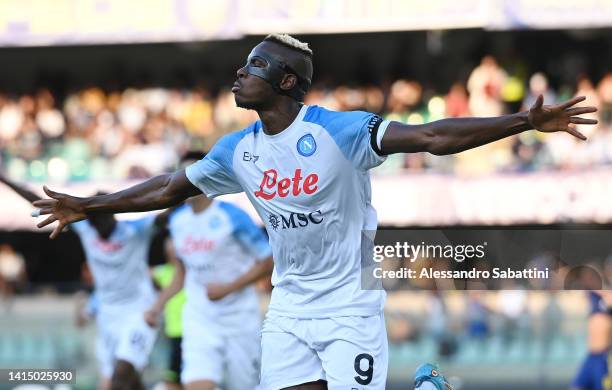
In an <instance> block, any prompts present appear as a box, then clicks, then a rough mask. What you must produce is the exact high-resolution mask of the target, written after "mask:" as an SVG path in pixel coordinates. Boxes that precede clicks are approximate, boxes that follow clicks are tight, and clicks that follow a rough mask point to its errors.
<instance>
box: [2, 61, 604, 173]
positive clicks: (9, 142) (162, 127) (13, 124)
mask: <svg viewBox="0 0 612 390" xmlns="http://www.w3.org/2000/svg"><path fill="white" fill-rule="evenodd" d="M539 94H543V95H544V97H545V103H552V102H558V101H562V100H564V99H568V98H571V97H572V96H575V95H585V96H587V99H588V100H587V102H588V104H590V105H595V106H597V107H598V108H599V112H598V113H596V114H592V115H591V116H590V117H593V118H596V119H599V120H600V124H599V125H597V126H579V130H580V131H582V132H583V133H585V134H586V135H587V137H589V141H588V142H580V141H578V140H576V139H573V138H572V137H571V136H569V135H568V134H563V133H556V134H540V133H536V132H525V133H522V134H521V135H519V136H518V137H512V138H509V139H505V140H502V141H500V142H497V143H495V144H491V145H487V146H485V147H482V148H478V149H476V150H472V151H468V152H464V153H461V154H459V155H454V156H433V155H427V154H408V155H394V156H391V158H390V159H389V160H388V162H387V163H386V164H384V165H383V166H382V167H379V168H377V170H376V173H377V174H386V173H392V174H394V173H401V172H405V171H411V172H423V171H433V172H443V173H457V174H466V175H475V174H486V173H491V172H528V171H534V170H546V169H556V170H568V169H585V168H589V167H593V166H600V165H605V164H610V163H612V129H611V128H612V73H608V74H607V75H605V76H604V77H603V78H601V80H590V79H589V78H588V77H587V76H580V77H579V78H578V80H577V82H576V85H572V86H561V87H559V88H558V89H557V90H554V89H553V88H551V86H550V85H549V82H548V80H547V76H546V75H545V74H543V73H535V74H533V75H531V76H530V77H519V76H516V75H512V74H511V73H509V72H507V71H506V70H504V69H503V68H502V67H501V66H500V65H499V64H498V63H497V62H496V60H495V59H494V58H493V57H490V56H487V57H484V58H483V59H482V61H481V63H480V65H478V66H477V67H476V68H474V69H473V71H472V72H471V74H470V76H469V78H468V80H467V82H465V83H464V82H456V83H455V84H454V85H452V86H451V88H450V89H449V90H448V91H432V90H426V89H424V88H423V86H422V84H420V83H419V82H417V81H413V80H407V79H401V80H396V81H394V82H392V83H389V84H388V85H383V86H374V85H367V86H344V85H341V86H325V85H317V84H315V85H313V87H312V89H311V91H310V92H309V94H308V95H307V97H306V104H318V105H322V106H325V107H328V108H330V109H335V110H355V109H361V110H367V111H370V112H375V113H379V114H382V115H383V116H385V117H386V118H388V119H392V120H398V121H402V122H405V123H409V124H419V123H423V122H428V121H433V120H437V119H442V118H445V117H462V116H496V115H502V114H505V113H511V112H516V111H518V110H525V109H527V108H528V107H529V106H530V105H531V104H532V103H533V101H534V99H535V98H536V97H537V95H539ZM587 117H589V115H587ZM256 119H257V118H256V115H255V113H254V112H252V111H246V110H242V109H238V108H237V107H236V106H235V103H234V99H233V95H232V94H231V92H229V90H221V91H219V92H218V93H217V94H216V95H214V96H213V94H212V93H211V92H210V91H208V90H206V89H205V88H193V89H190V90H179V89H171V88H145V89H133V88H128V89H125V90H121V91H105V90H104V89H103V88H99V87H90V88H85V89H82V90H78V91H75V92H73V93H71V94H69V95H67V96H66V97H65V99H62V101H59V99H58V98H57V97H56V96H54V95H53V94H52V93H51V92H50V91H49V90H47V89H40V90H38V91H37V92H35V93H33V94H25V95H21V96H11V95H9V94H0V147H1V148H0V150H1V151H2V160H3V165H4V169H5V170H6V171H8V173H9V175H10V176H12V177H13V178H16V179H23V180H48V179H51V180H58V181H65V180H72V181H75V180H100V179H120V178H142V177H146V176H149V175H152V174H157V173H160V172H163V171H165V170H168V169H172V168H174V167H175V166H176V163H177V159H178V157H179V156H180V155H181V154H182V153H183V152H185V151H186V150H189V149H194V148H196V149H200V150H206V149H208V148H210V147H211V146H212V145H213V144H214V142H215V141H216V140H217V139H218V138H219V137H220V136H222V135H223V134H225V133H228V132H230V131H233V130H238V129H240V128H242V127H244V126H246V125H247V124H248V123H250V122H252V121H253V120H256Z"/></svg>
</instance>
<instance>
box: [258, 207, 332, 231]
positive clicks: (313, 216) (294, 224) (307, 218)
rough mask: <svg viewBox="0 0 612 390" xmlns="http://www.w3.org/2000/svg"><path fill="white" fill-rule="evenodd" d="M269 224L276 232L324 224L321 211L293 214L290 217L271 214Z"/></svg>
mask: <svg viewBox="0 0 612 390" xmlns="http://www.w3.org/2000/svg"><path fill="white" fill-rule="evenodd" d="M268 222H269V223H270V226H271V227H272V229H274V231H276V230H278V228H281V229H295V228H300V227H305V226H308V225H309V224H311V223H312V224H315V225H318V224H320V223H321V222H323V213H321V210H317V211H313V212H310V213H291V214H289V216H288V217H285V216H284V215H282V214H280V215H276V214H270V216H269V217H268Z"/></svg>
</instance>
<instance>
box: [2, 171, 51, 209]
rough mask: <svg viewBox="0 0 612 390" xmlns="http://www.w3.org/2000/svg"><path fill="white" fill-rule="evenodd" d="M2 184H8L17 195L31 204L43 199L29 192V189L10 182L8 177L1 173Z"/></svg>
mask: <svg viewBox="0 0 612 390" xmlns="http://www.w3.org/2000/svg"><path fill="white" fill-rule="evenodd" d="M0 182H2V183H4V184H6V185H7V186H8V187H9V188H10V189H12V190H13V191H15V192H16V193H17V195H19V196H21V197H22V198H24V199H25V200H27V201H28V202H30V203H32V202H35V201H37V200H40V199H42V198H41V197H40V196H38V195H36V194H35V193H33V192H32V191H30V190H28V189H27V188H25V187H23V186H21V185H19V184H17V183H15V182H14V181H12V180H10V179H9V178H7V177H6V176H4V174H2V173H0Z"/></svg>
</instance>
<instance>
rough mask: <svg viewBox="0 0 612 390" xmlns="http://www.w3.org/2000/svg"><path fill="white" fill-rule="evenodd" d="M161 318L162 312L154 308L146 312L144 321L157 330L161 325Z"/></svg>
mask: <svg viewBox="0 0 612 390" xmlns="http://www.w3.org/2000/svg"><path fill="white" fill-rule="evenodd" d="M160 317H161V310H159V309H158V308H156V307H152V308H150V309H149V310H147V311H145V312H144V320H145V322H146V323H147V325H149V326H150V327H151V328H157V326H158V325H159V319H160Z"/></svg>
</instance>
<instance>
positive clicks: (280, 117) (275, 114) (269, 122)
mask: <svg viewBox="0 0 612 390" xmlns="http://www.w3.org/2000/svg"><path fill="white" fill-rule="evenodd" d="M301 108H302V104H301V103H298V102H296V101H295V100H293V99H290V98H281V99H279V100H278V102H277V104H274V105H273V107H271V108H270V109H267V110H259V111H257V114H258V115H259V119H261V123H262V124H263V131H264V133H266V134H268V135H275V134H278V133H280V132H281V131H283V130H285V129H286V128H287V127H289V125H291V124H292V123H293V121H294V120H295V118H296V117H297V116H298V114H299V113H300V109H301Z"/></svg>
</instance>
